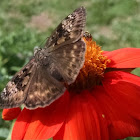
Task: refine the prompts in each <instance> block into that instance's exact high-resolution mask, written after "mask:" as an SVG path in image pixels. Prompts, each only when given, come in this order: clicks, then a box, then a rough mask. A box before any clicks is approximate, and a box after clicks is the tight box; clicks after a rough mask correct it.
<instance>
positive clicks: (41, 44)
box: [38, 37, 49, 48]
mask: <svg viewBox="0 0 140 140" xmlns="http://www.w3.org/2000/svg"><path fill="white" fill-rule="evenodd" d="M48 38H49V37H47V38H45V39H44V40H43V41H42V42H41V43H40V45H39V46H38V47H39V48H41V47H42V46H43V45H44V42H46V40H47V39H48Z"/></svg>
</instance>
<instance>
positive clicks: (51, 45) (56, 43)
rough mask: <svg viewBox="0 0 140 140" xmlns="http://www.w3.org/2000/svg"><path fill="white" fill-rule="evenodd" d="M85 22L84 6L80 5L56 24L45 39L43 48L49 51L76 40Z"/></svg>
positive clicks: (80, 35) (79, 36) (80, 34)
mask: <svg viewBox="0 0 140 140" xmlns="http://www.w3.org/2000/svg"><path fill="white" fill-rule="evenodd" d="M85 24H86V11H85V8H84V7H80V8H78V9H76V10H75V11H74V12H73V13H72V14H70V15H68V16H67V17H66V18H65V19H64V20H63V21H62V22H61V23H60V24H59V25H58V27H57V28H56V29H55V30H54V32H53V33H52V35H51V36H50V37H49V39H48V40H47V42H46V45H45V48H47V49H48V52H51V51H53V50H55V49H57V48H58V47H62V46H64V45H67V44H71V43H74V42H76V41H78V40H79V39H80V38H81V37H82V35H83V30H84V27H85Z"/></svg>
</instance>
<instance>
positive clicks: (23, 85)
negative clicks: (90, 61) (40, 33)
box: [0, 7, 86, 109]
mask: <svg viewBox="0 0 140 140" xmlns="http://www.w3.org/2000/svg"><path fill="white" fill-rule="evenodd" d="M85 22H86V13H85V9H84V8H83V7H81V8H78V9H76V10H75V11H74V12H73V13H72V14H70V15H69V16H67V17H66V18H65V19H64V20H63V21H62V22H61V23H60V24H59V25H58V27H57V28H56V30H55V31H54V32H53V34H52V35H51V36H50V37H49V39H48V40H47V42H46V44H45V47H44V48H43V49H39V50H36V51H35V52H34V57H33V59H32V60H31V61H30V62H29V63H28V64H27V65H26V66H24V67H23V68H22V69H21V70H20V71H19V72H18V73H17V74H16V75H15V76H14V77H13V78H12V80H11V81H10V82H9V83H8V84H7V86H6V88H5V89H4V90H3V92H2V94H1V96H0V108H13V107H17V106H20V105H21V104H24V105H25V107H26V108H29V109H35V108H37V107H45V106H47V105H49V104H51V103H52V102H53V101H55V100H56V99H57V98H59V97H60V96H61V95H62V94H63V93H64V92H65V86H64V83H67V84H71V83H72V82H74V81H75V79H76V77H77V76H78V73H79V71H80V69H81V68H82V66H83V63H84V57H85V43H84V41H83V40H82V36H83V30H84V27H85Z"/></svg>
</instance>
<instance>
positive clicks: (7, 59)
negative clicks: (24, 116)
mask: <svg viewBox="0 0 140 140" xmlns="http://www.w3.org/2000/svg"><path fill="white" fill-rule="evenodd" d="M80 6H84V7H86V9H87V24H86V30H87V31H89V32H90V33H91V34H92V36H93V38H94V40H95V41H96V42H97V44H99V45H100V46H102V49H103V50H114V49H118V48H122V47H136V48H139V47H140V46H139V45H140V0H88V1H85V0H77V1H75V0H24V1H23V0H0V91H2V89H3V88H4V86H5V85H6V83H7V82H8V80H9V79H10V78H11V77H12V75H13V74H15V72H16V71H18V70H19V69H20V68H21V67H22V66H23V65H24V64H25V63H26V62H27V61H28V60H29V58H30V57H31V56H32V54H33V48H34V47H35V46H39V45H40V44H41V43H42V41H44V40H45V39H46V38H47V37H49V35H50V33H51V31H52V30H53V29H54V28H55V27H56V26H57V25H58V24H59V23H60V22H61V20H62V19H63V18H65V17H66V16H67V15H68V14H70V13H71V12H72V11H73V10H74V9H76V8H78V7H80ZM134 73H135V74H137V75H140V69H137V70H134ZM0 113H1V111H0ZM11 125H12V122H11V121H3V120H2V119H1V117H0V140H4V139H6V138H7V135H9V132H10V127H11ZM127 140H140V138H127Z"/></svg>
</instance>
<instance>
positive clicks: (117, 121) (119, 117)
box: [94, 88, 140, 140]
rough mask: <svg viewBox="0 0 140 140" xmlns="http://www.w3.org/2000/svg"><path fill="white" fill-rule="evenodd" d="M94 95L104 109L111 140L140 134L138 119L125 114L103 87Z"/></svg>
mask: <svg viewBox="0 0 140 140" xmlns="http://www.w3.org/2000/svg"><path fill="white" fill-rule="evenodd" d="M112 92H114V91H112ZM94 96H95V97H96V99H97V101H98V102H99V104H100V107H101V108H102V109H103V110H104V114H105V117H106V118H107V119H108V123H109V124H110V127H109V128H110V139H111V140H116V139H123V138H126V137H128V136H140V121H137V120H136V119H134V118H133V117H131V116H130V115H129V114H127V113H126V112H125V111H124V110H123V109H122V107H121V106H120V105H119V102H118V103H116V102H114V100H113V99H112V98H111V97H110V96H108V94H107V93H106V92H105V90H104V89H103V88H102V89H101V88H99V89H97V91H95V93H94ZM127 110H128V108H127Z"/></svg>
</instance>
